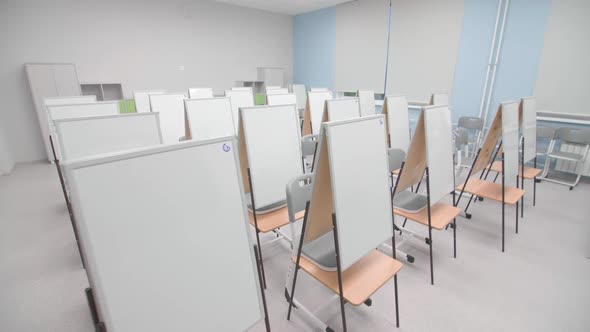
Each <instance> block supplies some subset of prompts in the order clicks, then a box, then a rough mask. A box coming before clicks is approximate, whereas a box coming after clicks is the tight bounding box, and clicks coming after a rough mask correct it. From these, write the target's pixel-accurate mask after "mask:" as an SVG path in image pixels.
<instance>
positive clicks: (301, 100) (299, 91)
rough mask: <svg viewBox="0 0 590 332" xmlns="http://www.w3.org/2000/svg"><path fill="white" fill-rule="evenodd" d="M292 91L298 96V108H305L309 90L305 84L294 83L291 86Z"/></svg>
mask: <svg viewBox="0 0 590 332" xmlns="http://www.w3.org/2000/svg"><path fill="white" fill-rule="evenodd" d="M291 91H292V92H293V93H294V94H295V96H296V97H297V109H300V110H302V109H305V103H306V102H307V91H306V90H305V85H303V84H293V85H292V86H291Z"/></svg>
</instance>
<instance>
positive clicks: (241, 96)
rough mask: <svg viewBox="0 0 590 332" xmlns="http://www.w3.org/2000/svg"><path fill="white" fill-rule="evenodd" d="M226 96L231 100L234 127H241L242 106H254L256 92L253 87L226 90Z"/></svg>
mask: <svg viewBox="0 0 590 332" xmlns="http://www.w3.org/2000/svg"><path fill="white" fill-rule="evenodd" d="M225 96H226V97H229V98H230V100H231V108H232V116H233V119H234V128H238V127H239V124H238V122H239V120H240V108H242V107H252V106H254V93H253V92H252V88H250V87H248V88H242V89H236V88H232V89H231V90H225Z"/></svg>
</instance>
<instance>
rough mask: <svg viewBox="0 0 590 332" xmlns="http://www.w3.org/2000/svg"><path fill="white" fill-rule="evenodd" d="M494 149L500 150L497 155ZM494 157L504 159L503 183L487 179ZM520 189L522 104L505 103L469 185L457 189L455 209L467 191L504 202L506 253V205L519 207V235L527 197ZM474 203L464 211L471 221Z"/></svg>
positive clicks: (473, 169)
mask: <svg viewBox="0 0 590 332" xmlns="http://www.w3.org/2000/svg"><path fill="white" fill-rule="evenodd" d="M500 136H502V142H501V143H500V144H499V146H498V148H497V149H496V144H497V143H498V140H499V138H500ZM494 150H496V152H495V153H494ZM492 154H494V155H498V154H499V155H500V156H501V165H502V172H501V175H502V183H501V184H497V183H494V182H490V181H486V180H485V179H484V175H485V173H486V166H487V165H488V164H489V162H490V160H493V159H494V158H495V157H494V158H492ZM478 172H480V176H479V178H474V177H473V176H474V175H476V174H477V173H478ZM511 181H514V182H513V183H515V186H510V185H508V184H507V182H508V183H509V182H511ZM518 186H519V181H518V102H509V103H502V104H500V106H499V108H498V112H496V116H495V117H494V121H493V122H492V125H491V126H490V129H489V130H488V134H487V136H486V138H485V140H484V143H483V145H482V147H481V148H480V149H479V150H478V152H477V154H476V156H475V159H474V160H473V165H472V166H471V169H470V170H469V174H468V175H467V178H466V179H465V182H463V184H462V185H459V186H457V187H456V188H455V189H456V190H459V191H460V193H459V197H458V198H457V200H456V202H455V206H458V205H459V202H460V201H461V198H462V197H463V193H465V192H466V193H469V194H471V195H472V196H473V199H475V197H477V196H479V197H483V198H488V199H491V200H494V201H497V202H501V203H502V252H504V242H505V239H504V238H505V232H504V229H505V219H506V218H505V217H506V211H505V208H506V204H509V205H516V233H518V202H519V200H520V199H521V198H522V196H523V195H524V190H522V189H519V188H518ZM471 201H472V199H471V197H470V198H469V201H468V203H467V206H466V207H465V210H464V211H465V214H466V217H467V218H468V219H470V218H471V215H470V214H468V213H467V210H468V209H469V205H470V204H471Z"/></svg>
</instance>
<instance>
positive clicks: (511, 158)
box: [501, 101, 519, 186]
mask: <svg viewBox="0 0 590 332" xmlns="http://www.w3.org/2000/svg"><path fill="white" fill-rule="evenodd" d="M501 105H502V106H501V110H502V151H503V152H504V177H505V181H506V185H507V186H515V185H516V176H517V175H518V145H519V139H518V129H519V126H518V102H515V101H514V102H507V103H502V104H501Z"/></svg>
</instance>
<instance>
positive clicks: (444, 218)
mask: <svg viewBox="0 0 590 332" xmlns="http://www.w3.org/2000/svg"><path fill="white" fill-rule="evenodd" d="M452 144H453V143H452V128H451V113H450V111H449V108H448V106H430V107H423V108H422V112H421V113H420V118H419V120H418V124H417V127H416V132H415V133H414V137H413V138H412V143H411V144H410V148H409V150H408V155H407V157H406V161H405V162H404V163H402V167H401V169H400V172H399V176H398V177H397V180H396V182H395V184H394V186H393V191H392V204H393V214H394V215H399V216H402V217H404V218H406V219H409V220H412V221H414V222H417V223H419V224H422V225H425V226H427V227H428V237H427V238H425V242H426V244H428V246H429V250H430V282H431V284H434V268H433V254H432V229H433V228H434V229H436V230H443V229H446V228H447V227H448V226H449V225H451V227H452V228H453V257H455V258H456V257H457V237H456V234H457V224H456V219H455V218H456V217H457V215H459V213H460V212H461V210H460V209H459V208H457V207H456V206H454V203H455V192H454V190H453V189H454V187H455V185H454V172H453V146H452ZM423 176H425V180H426V196H424V195H422V194H418V193H414V192H413V191H412V190H408V189H409V188H411V187H412V186H414V185H417V184H419V183H420V182H421V181H422V178H423ZM450 192H452V193H453V205H449V204H446V203H443V202H442V201H441V200H442V199H443V198H444V197H445V196H447V195H448V194H449V193H450ZM396 198H398V201H396ZM399 198H401V200H400V199H399ZM396 203H397V204H396ZM451 223H452V224H451ZM404 225H405V221H404ZM398 228H399V229H400V230H401V231H404V232H408V233H410V234H411V236H412V237H416V238H419V239H424V237H422V236H420V235H418V234H416V233H414V232H412V231H409V230H408V229H405V228H403V226H402V227H399V226H398ZM409 238H410V237H408V238H406V239H409Z"/></svg>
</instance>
